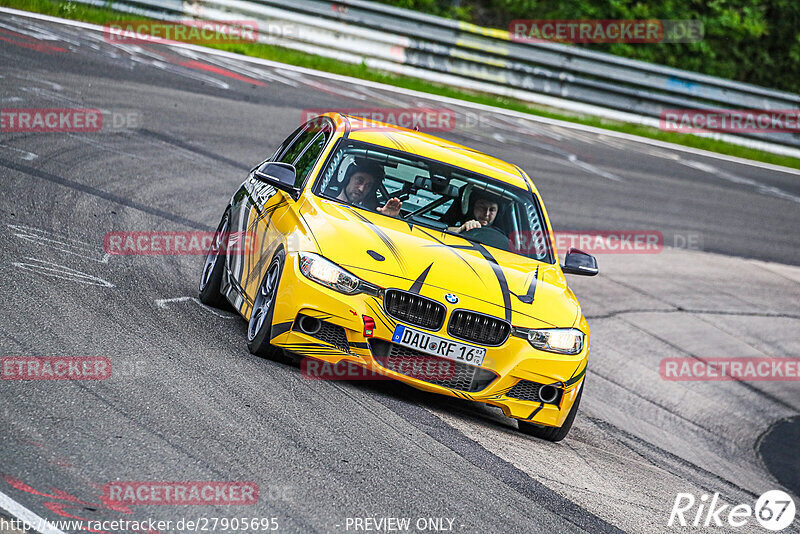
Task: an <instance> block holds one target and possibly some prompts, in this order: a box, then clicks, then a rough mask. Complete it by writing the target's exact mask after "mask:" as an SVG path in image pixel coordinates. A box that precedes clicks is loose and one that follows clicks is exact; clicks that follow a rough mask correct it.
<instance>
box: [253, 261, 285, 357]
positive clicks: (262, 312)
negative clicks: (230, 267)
mask: <svg viewBox="0 0 800 534" xmlns="http://www.w3.org/2000/svg"><path fill="white" fill-rule="evenodd" d="M285 261H286V253H285V252H284V251H283V249H280V250H278V251H277V252H276V253H275V255H274V256H273V257H272V261H271V262H270V263H269V267H268V268H267V272H266V273H265V274H264V278H263V280H261V284H260V285H259V286H258V292H257V293H256V298H255V300H254V301H253V312H252V313H251V314H250V322H249V323H248V324H247V348H248V349H249V350H250V352H251V353H252V354H255V355H256V356H261V357H262V358H268V359H270V360H275V361H280V362H285V361H286V357H285V356H284V354H283V349H281V348H279V347H274V346H272V345H271V344H270V334H271V333H272V316H273V315H274V313H275V301H276V300H277V297H278V285H279V284H280V281H281V274H283V266H284V263H285Z"/></svg>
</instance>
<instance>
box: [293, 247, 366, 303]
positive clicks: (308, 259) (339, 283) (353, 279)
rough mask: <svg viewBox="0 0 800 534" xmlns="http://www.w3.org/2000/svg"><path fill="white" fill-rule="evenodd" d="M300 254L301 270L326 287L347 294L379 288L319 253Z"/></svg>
mask: <svg viewBox="0 0 800 534" xmlns="http://www.w3.org/2000/svg"><path fill="white" fill-rule="evenodd" d="M299 256H300V272H301V273H303V274H304V275H305V276H306V277H307V278H310V279H311V280H313V281H315V282H317V283H318V284H322V285H323V286H325V287H329V288H331V289H335V290H336V291H339V292H340V293H345V294H347V295H354V294H356V293H360V292H362V291H365V292H369V293H371V292H373V291H374V290H377V289H379V288H377V287H376V286H373V285H372V284H368V283H367V282H364V281H363V280H361V279H360V278H359V277H357V276H356V275H354V274H351V273H348V272H347V271H345V270H344V269H342V268H341V267H339V266H338V265H336V264H335V263H333V262H332V261H328V260H326V259H325V258H323V257H322V256H320V255H318V254H312V253H310V252H301V253H300V254H299Z"/></svg>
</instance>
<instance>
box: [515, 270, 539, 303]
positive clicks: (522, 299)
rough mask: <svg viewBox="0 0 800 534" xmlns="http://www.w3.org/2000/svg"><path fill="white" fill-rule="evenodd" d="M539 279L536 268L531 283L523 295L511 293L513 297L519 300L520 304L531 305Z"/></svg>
mask: <svg viewBox="0 0 800 534" xmlns="http://www.w3.org/2000/svg"><path fill="white" fill-rule="evenodd" d="M538 278H539V268H538V267H537V268H536V271H534V273H533V278H531V282H530V284H529V285H528V291H527V292H526V293H525V294H524V295H517V294H516V293H512V295H514V296H515V297H517V298H518V299H519V301H520V302H524V303H525V304H533V297H534V296H535V295H536V281H537V279H538Z"/></svg>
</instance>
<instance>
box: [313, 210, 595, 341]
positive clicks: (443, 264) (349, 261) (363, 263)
mask: <svg viewBox="0 0 800 534" xmlns="http://www.w3.org/2000/svg"><path fill="white" fill-rule="evenodd" d="M301 213H302V215H303V219H304V220H305V221H306V223H307V224H308V226H309V228H310V230H311V232H312V234H313V236H314V239H315V240H316V243H317V246H318V247H319V250H320V253H321V254H322V255H323V256H325V257H326V258H328V259H329V260H331V261H333V262H335V263H337V264H339V265H341V266H342V267H345V268H346V269H347V270H349V271H350V272H352V273H353V274H355V275H357V276H359V277H361V278H363V279H364V280H366V281H368V282H371V283H374V284H377V285H380V286H381V287H384V288H389V287H393V288H399V289H403V290H410V291H415V292H418V293H420V294H423V295H425V296H428V297H431V298H434V299H435V300H437V301H440V302H445V294H447V293H452V294H454V295H455V296H457V297H458V301H459V303H458V305H456V306H455V307H457V308H462V307H463V308H469V309H474V310H476V311H479V312H482V313H487V314H491V315H496V316H498V317H503V318H505V319H507V320H509V321H511V322H512V324H514V325H515V326H529V327H530V326H532V327H540V326H545V325H549V326H560V327H564V326H573V325H574V324H576V322H577V320H578V316H579V314H580V306H579V304H578V301H577V299H576V298H575V296H574V295H573V293H572V291H570V289H569V288H568V287H567V284H566V281H565V280H564V276H563V274H562V273H561V269H559V268H558V266H557V265H552V264H547V263H542V262H537V261H535V260H532V259H529V258H525V257H523V256H520V255H518V254H513V253H511V252H507V251H503V250H499V249H496V248H492V247H486V246H484V245H481V244H479V243H475V242H472V241H469V240H466V239H464V238H462V237H459V236H455V235H451V234H445V233H442V232H440V231H436V230H434V229H431V228H427V227H424V226H419V225H416V224H414V225H412V224H410V223H408V222H405V221H402V220H400V219H395V218H392V217H387V216H384V215H380V214H378V213H372V212H369V211H366V210H362V209H358V208H353V207H350V206H345V205H343V204H340V203H338V202H333V201H329V200H325V199H320V198H313V199H308V200H307V201H306V202H305V203H304V206H303V209H302V210H301ZM451 299H452V297H451ZM451 304H452V303H451ZM540 323H545V325H542V324H540Z"/></svg>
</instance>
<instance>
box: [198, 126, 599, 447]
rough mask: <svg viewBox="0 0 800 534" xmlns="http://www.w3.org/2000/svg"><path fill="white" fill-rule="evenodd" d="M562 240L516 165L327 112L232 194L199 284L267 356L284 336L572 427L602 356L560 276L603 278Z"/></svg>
mask: <svg viewBox="0 0 800 534" xmlns="http://www.w3.org/2000/svg"><path fill="white" fill-rule="evenodd" d="M243 236H244V237H243ZM241 239H245V240H247V241H248V246H247V247H236V246H235V244H234V243H233V240H241ZM553 243H554V240H553V234H552V229H551V226H550V222H549V220H548V218H547V212H546V210H545V208H544V205H543V204H542V202H541V199H540V197H539V193H538V191H537V190H536V186H535V185H534V184H533V182H532V181H531V179H530V178H529V177H528V176H527V174H525V172H524V171H523V170H522V169H520V168H519V167H517V166H515V165H511V164H509V163H505V162H503V161H500V160H498V159H495V158H493V157H490V156H487V155H485V154H482V153H480V152H477V151H475V150H472V149H470V148H467V147H464V146H460V145H457V144H455V143H452V142H450V141H446V140H444V139H440V138H437V137H433V136H431V135H427V134H424V133H420V132H417V131H412V130H407V129H404V128H399V127H395V126H391V125H388V124H382V123H375V122H373V121H366V120H364V119H359V118H355V117H349V116H346V115H342V114H338V113H327V114H324V115H320V116H319V117H316V118H314V119H313V120H311V121H309V122H308V123H306V124H304V125H302V126H300V127H299V128H298V129H297V130H296V131H295V132H294V133H292V135H290V136H289V137H288V138H287V139H286V140H285V141H284V142H283V144H281V146H280V147H279V148H278V149H277V151H276V152H275V153H274V154H273V155H272V157H270V158H269V159H267V160H266V161H264V162H262V163H261V164H259V165H258V166H256V167H255V168H254V169H253V170H252V171H251V172H250V175H249V176H248V178H247V180H246V181H245V182H244V183H243V184H242V186H241V187H240V188H239V189H238V190H237V191H236V192H235V193H234V195H233V196H232V198H231V200H230V202H229V204H228V206H227V208H226V209H225V211H224V214H223V216H222V219H221V221H220V223H219V226H218V228H217V232H216V237H215V239H214V244H213V245H212V249H211V251H210V252H209V254H208V256H207V258H206V262H205V265H204V269H203V273H202V276H201V281H200V299H201V301H202V302H204V303H206V304H209V305H213V306H226V305H232V306H233V307H234V308H235V310H236V311H237V312H238V313H239V314H241V316H242V317H244V319H246V320H247V321H249V325H248V334H247V337H248V347H249V349H250V351H251V352H252V353H254V354H258V355H262V356H265V357H270V358H275V359H280V357H281V355H282V354H283V351H289V352H291V353H294V354H296V355H299V356H301V357H305V358H311V359H313V361H317V362H319V361H322V362H327V363H329V364H347V365H350V366H358V368H359V369H361V368H363V369H365V370H369V372H372V373H376V374H377V375H380V376H381V377H390V378H393V379H396V380H399V381H401V382H405V383H406V384H409V385H411V386H413V387H415V388H419V389H423V390H426V391H431V392H435V393H440V394H442V395H450V396H455V397H460V398H464V399H469V400H473V401H479V402H485V403H489V404H493V405H495V406H498V407H500V408H501V409H502V410H503V413H504V414H505V415H506V416H508V417H513V418H515V419H517V420H518V421H519V429H520V430H521V431H523V432H525V433H527V434H531V435H534V436H537V437H540V438H543V439H547V440H550V441H559V440H561V439H563V438H564V437H565V436H566V435H567V433H568V432H569V429H570V427H571V426H572V423H573V420H574V419H575V415H576V412H577V411H578V405H579V403H580V399H581V393H582V390H583V383H584V377H585V374H586V366H587V362H588V355H589V325H588V323H587V322H586V319H585V318H584V316H583V314H582V313H581V308H580V305H579V304H578V301H577V299H576V298H575V295H574V294H573V293H572V291H571V290H570V289H569V287H568V286H567V283H566V280H565V278H564V273H572V274H580V275H594V274H597V262H596V260H595V259H594V258H593V257H592V256H590V255H588V254H585V253H583V252H581V251H579V250H576V249H570V250H569V251H567V253H566V254H565V256H564V264H563V265H560V264H559V262H558V254H557V251H556V250H555V248H554V245H553ZM234 249H237V250H238V251H239V252H237V253H233V252H232V250H234Z"/></svg>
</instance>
